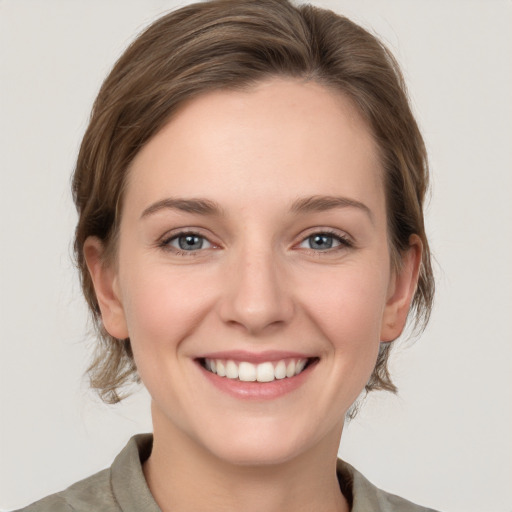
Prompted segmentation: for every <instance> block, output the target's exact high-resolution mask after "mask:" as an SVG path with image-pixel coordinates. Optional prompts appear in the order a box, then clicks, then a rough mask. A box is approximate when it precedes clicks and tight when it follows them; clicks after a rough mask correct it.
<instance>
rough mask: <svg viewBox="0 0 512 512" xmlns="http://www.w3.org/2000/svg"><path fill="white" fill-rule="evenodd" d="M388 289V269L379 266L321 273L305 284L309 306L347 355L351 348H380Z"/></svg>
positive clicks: (332, 339) (353, 349)
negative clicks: (384, 269)
mask: <svg viewBox="0 0 512 512" xmlns="http://www.w3.org/2000/svg"><path fill="white" fill-rule="evenodd" d="M368 267H369V268H368ZM307 282H308V281H307V280H306V281H305V283H307ZM386 293H387V280H386V272H385V271H383V270H382V269H381V268H379V267H378V266H376V267H373V268H372V266H365V267H364V268H361V267H360V266H356V265H354V266H353V267H349V266H347V267H344V268H340V269H336V270H335V271H330V272H325V274H324V275H321V274H318V273H317V275H316V276H315V277H314V279H311V280H310V284H304V285H303V287H302V297H303V303H304V304H305V308H307V310H308V311H309V314H310V316H311V317H312V318H314V320H315V324H316V325H317V326H318V327H319V328H320V329H321V331H322V332H323V334H324V336H325V337H326V339H328V340H329V341H330V343H331V345H332V346H333V348H334V349H339V350H340V355H341V356H343V357H345V358H346V357H347V355H348V354H349V353H351V352H353V353H355V354H357V353H362V352H368V351H369V352H370V353H372V354H373V353H375V351H376V350H378V345H379V342H380V329H381V321H382V316H383V312H384V307H385V301H386Z"/></svg>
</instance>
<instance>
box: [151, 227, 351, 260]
mask: <svg viewBox="0 0 512 512" xmlns="http://www.w3.org/2000/svg"><path fill="white" fill-rule="evenodd" d="M186 236H194V237H198V238H200V239H202V240H206V241H207V242H208V243H209V244H211V246H212V247H215V244H213V242H210V240H208V238H206V237H205V236H203V235H201V234H200V233H197V232H195V231H181V232H179V233H175V234H173V235H172V236H168V237H165V238H163V239H162V240H161V241H160V242H158V246H159V247H160V248H161V249H163V250H165V251H171V252H173V253H174V254H176V255H177V256H184V257H190V256H198V255H199V253H200V252H201V251H202V249H203V248H200V249H195V250H190V251H185V250H181V249H178V248H176V247H173V246H171V245H170V244H171V242H172V241H174V240H177V239H179V238H181V237H186ZM314 236H328V237H330V238H333V239H334V240H335V241H336V242H338V243H339V245H338V246H336V247H333V248H327V249H324V250H315V249H311V248H309V249H306V250H307V251H308V252H310V253H312V254H314V255H315V256H322V255H323V254H332V253H334V252H337V251H339V250H343V249H350V248H352V247H354V243H353V242H352V241H351V240H350V239H349V238H348V237H347V236H345V235H342V234H340V233H338V232H336V231H333V230H329V229H323V230H320V231H314V232H312V233H310V234H309V235H307V236H305V237H304V238H302V240H301V241H300V242H299V244H298V245H301V244H303V243H304V242H306V241H307V240H308V239H311V238H312V237H314ZM296 245H297V244H296ZM209 248H210V247H209Z"/></svg>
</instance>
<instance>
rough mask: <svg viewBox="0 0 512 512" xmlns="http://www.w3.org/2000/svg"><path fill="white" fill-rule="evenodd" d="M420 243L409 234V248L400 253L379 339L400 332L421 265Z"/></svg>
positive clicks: (386, 340) (390, 336) (403, 325)
mask: <svg viewBox="0 0 512 512" xmlns="http://www.w3.org/2000/svg"><path fill="white" fill-rule="evenodd" d="M422 247H423V245H422V243H421V240H420V238H419V237H418V236H417V235H411V237H410V239H409V249H408V250H407V251H406V252H405V253H404V254H402V261H401V266H400V269H399V270H398V271H395V275H394V276H393V278H392V282H391V283H390V291H389V296H388V299H387V302H386V307H385V310H384V315H383V318H382V326H381V334H380V339H381V341H383V342H388V341H393V340H395V339H396V338H398V336H400V334H401V333H402V331H403V329H404V327H405V322H406V320H407V315H408V313H409V308H410V305H411V302H412V299H413V297H414V293H415V291H416V285H417V283H418V277H419V272H420V266H421V254H422Z"/></svg>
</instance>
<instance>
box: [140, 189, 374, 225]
mask: <svg viewBox="0 0 512 512" xmlns="http://www.w3.org/2000/svg"><path fill="white" fill-rule="evenodd" d="M336 208H357V209H359V210H361V211H363V212H364V213H365V214H366V215H367V216H368V217H369V219H370V221H371V222H372V224H373V223H374V217H373V214H372V211H371V210H370V208H368V206H366V205H365V204H364V203H361V202H360V201H356V200H355V199H350V198H348V197H340V196H319V195H317V196H310V197H304V198H299V199H297V200H295V201H294V202H293V203H292V206H291V208H290V211H291V212H293V213H309V212H323V211H328V210H333V209H336ZM166 209H171V210H179V211H182V212H186V213H196V214H198V215H208V216H215V215H217V216H220V215H222V208H221V207H220V206H219V205H218V204H217V203H216V202H214V201H210V200H209V199H202V198H192V199H183V198H172V197H169V198H166V199H162V200H160V201H157V202H156V203H153V204H152V205H150V206H148V208H146V209H145V210H144V211H143V212H142V215H141V218H144V217H148V216H150V215H153V214H154V213H157V212H159V211H161V210H166Z"/></svg>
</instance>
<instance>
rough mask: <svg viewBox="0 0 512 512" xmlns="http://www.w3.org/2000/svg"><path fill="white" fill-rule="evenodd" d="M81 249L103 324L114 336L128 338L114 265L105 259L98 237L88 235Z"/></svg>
mask: <svg viewBox="0 0 512 512" xmlns="http://www.w3.org/2000/svg"><path fill="white" fill-rule="evenodd" d="M83 250H84V256H85V261H86V263H87V268H88V269H89V274H90V275H91V279H92V282H93V285H94V291H95V293H96V298H97V299H98V304H99V306H100V311H101V320H102V322H103V326H104V327H105V329H106V330H107V332H108V333H109V334H110V335H111V336H113V337H114V338H117V339H120V340H122V339H126V338H128V329H127V327H126V318H125V314H124V309H123V304H122V301H121V294H120V291H119V286H118V276H117V271H116V269H115V268H114V267H115V265H113V264H108V263H107V262H106V261H105V258H104V252H105V249H104V246H103V243H102V242H101V240H100V239H99V238H96V237H92V236H90V237H88V238H87V239H86V240H85V243H84V249H83Z"/></svg>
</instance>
